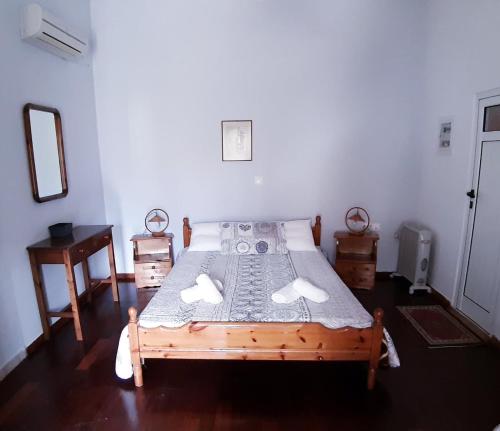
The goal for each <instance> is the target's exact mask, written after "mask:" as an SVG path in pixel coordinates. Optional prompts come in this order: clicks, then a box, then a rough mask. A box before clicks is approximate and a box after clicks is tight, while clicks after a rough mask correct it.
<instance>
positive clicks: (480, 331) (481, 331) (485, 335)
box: [431, 286, 498, 345]
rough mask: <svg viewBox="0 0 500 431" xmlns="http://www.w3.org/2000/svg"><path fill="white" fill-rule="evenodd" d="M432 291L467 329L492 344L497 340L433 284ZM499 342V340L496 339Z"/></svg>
mask: <svg viewBox="0 0 500 431" xmlns="http://www.w3.org/2000/svg"><path fill="white" fill-rule="evenodd" d="M431 289H432V293H431V295H432V296H433V298H434V299H435V300H436V302H438V303H439V305H441V306H442V307H443V308H444V309H445V310H446V311H447V312H448V313H450V314H451V315H452V316H453V317H455V318H456V319H457V320H459V321H460V323H462V325H464V326H465V327H466V328H467V329H469V330H470V331H472V332H473V333H474V334H476V335H477V336H478V337H479V338H480V339H481V340H482V341H483V342H485V343H487V344H492V345H494V344H495V342H494V340H496V338H495V337H493V336H491V335H490V334H488V333H487V332H486V331H485V330H484V329H483V328H481V327H480V326H478V325H477V324H476V323H475V322H474V321H472V320H471V319H469V318H468V317H467V316H466V315H465V314H463V313H462V312H460V310H457V309H456V308H455V307H453V306H452V305H451V303H450V301H449V300H448V298H446V297H445V296H443V295H442V294H441V293H439V292H438V291H437V290H436V289H434V288H433V287H432V286H431ZM496 342H497V343H498V340H496Z"/></svg>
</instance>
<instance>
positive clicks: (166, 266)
mask: <svg viewBox="0 0 500 431" xmlns="http://www.w3.org/2000/svg"><path fill="white" fill-rule="evenodd" d="M134 269H135V272H137V271H155V272H165V273H168V271H170V270H171V269H172V262H170V261H169V260H168V261H164V262H141V263H135V264H134Z"/></svg>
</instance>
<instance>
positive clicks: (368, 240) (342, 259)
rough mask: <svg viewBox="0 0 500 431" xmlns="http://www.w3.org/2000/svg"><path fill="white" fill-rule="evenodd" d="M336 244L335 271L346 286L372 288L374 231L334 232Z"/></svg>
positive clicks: (374, 267) (376, 238)
mask: <svg viewBox="0 0 500 431" xmlns="http://www.w3.org/2000/svg"><path fill="white" fill-rule="evenodd" d="M334 238H335V241H336V244H337V252H336V255H335V271H337V273H338V275H339V276H340V278H341V279H342V280H343V281H344V283H345V284H347V286H349V287H351V288H356V289H373V287H374V286H375V272H376V269H377V241H378V239H379V236H378V234H377V233H376V232H368V233H365V234H364V235H353V234H351V233H349V232H335V234H334Z"/></svg>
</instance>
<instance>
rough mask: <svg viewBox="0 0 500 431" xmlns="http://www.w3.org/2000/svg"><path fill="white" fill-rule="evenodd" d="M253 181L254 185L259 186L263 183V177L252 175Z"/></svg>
mask: <svg viewBox="0 0 500 431" xmlns="http://www.w3.org/2000/svg"><path fill="white" fill-rule="evenodd" d="M254 182H255V185H256V186H261V185H262V184H264V177H261V176H256V177H254Z"/></svg>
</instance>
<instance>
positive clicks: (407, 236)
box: [391, 222, 432, 294]
mask: <svg viewBox="0 0 500 431" xmlns="http://www.w3.org/2000/svg"><path fill="white" fill-rule="evenodd" d="M396 237H397V238H398V239H399V256H398V269H397V272H395V273H393V274H391V277H397V276H403V277H405V278H406V279H408V280H409V281H411V282H412V283H413V284H412V285H411V286H410V294H413V292H414V291H415V290H418V289H423V290H427V292H429V293H430V292H431V288H430V287H429V286H428V285H427V272H428V270H429V254H430V251H431V240H432V233H431V231H429V230H428V229H425V228H423V227H422V226H420V225H418V224H416V223H410V222H406V223H403V224H402V225H401V227H400V228H399V231H398V233H397V234H396Z"/></svg>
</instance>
